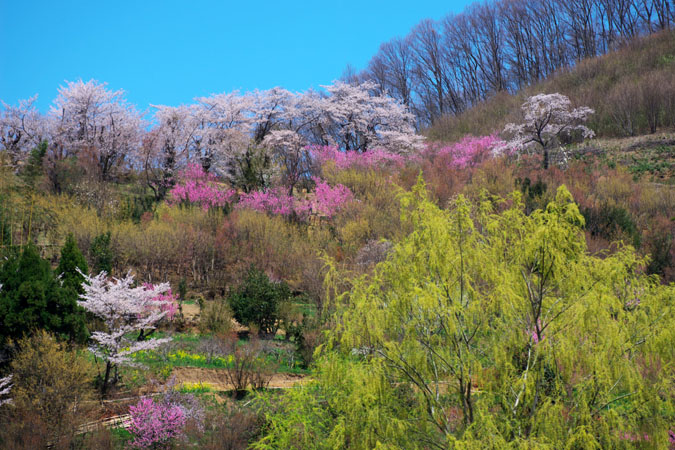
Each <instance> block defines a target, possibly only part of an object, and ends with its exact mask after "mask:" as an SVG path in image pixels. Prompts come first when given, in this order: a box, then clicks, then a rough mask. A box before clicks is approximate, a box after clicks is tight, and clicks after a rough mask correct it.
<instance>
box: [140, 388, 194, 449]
mask: <svg viewBox="0 0 675 450" xmlns="http://www.w3.org/2000/svg"><path fill="white" fill-rule="evenodd" d="M129 414H131V426H130V427H129V430H130V431H131V433H132V434H133V435H134V440H133V441H132V442H131V446H132V447H135V448H166V447H167V446H168V445H169V444H170V442H171V441H172V440H174V439H176V438H177V437H179V436H180V435H181V434H182V432H183V427H184V426H185V422H186V417H185V414H184V412H183V409H182V408H181V407H180V406H178V405H176V404H171V403H156V402H155V401H153V400H152V399H150V398H143V399H141V400H140V401H139V402H138V403H137V404H136V405H134V406H131V407H129Z"/></svg>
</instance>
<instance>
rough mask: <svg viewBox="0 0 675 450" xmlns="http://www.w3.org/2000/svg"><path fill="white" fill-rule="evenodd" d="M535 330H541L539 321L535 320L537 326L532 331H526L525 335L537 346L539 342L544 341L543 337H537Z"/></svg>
mask: <svg viewBox="0 0 675 450" xmlns="http://www.w3.org/2000/svg"><path fill="white" fill-rule="evenodd" d="M537 329H540V330H541V329H542V326H541V320H537V326H536V327H534V328H532V330H528V331H527V334H528V335H529V336H530V337H531V338H532V342H533V343H534V344H535V345H536V344H538V343H539V341H543V340H544V336H542V337H541V339H540V338H539V335H538V334H537Z"/></svg>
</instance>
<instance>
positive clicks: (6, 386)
mask: <svg viewBox="0 0 675 450" xmlns="http://www.w3.org/2000/svg"><path fill="white" fill-rule="evenodd" d="M11 390H12V375H8V376H6V377H4V378H0V406H2V405H6V404H8V403H11V402H12V399H11V398H9V393H10V391H11Z"/></svg>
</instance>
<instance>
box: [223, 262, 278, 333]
mask: <svg viewBox="0 0 675 450" xmlns="http://www.w3.org/2000/svg"><path fill="white" fill-rule="evenodd" d="M290 296H291V291H290V289H289V287H288V285H287V284H286V283H284V282H283V281H279V282H272V281H270V279H269V277H268V276H267V275H266V274H265V273H264V272H262V271H261V270H258V269H256V268H254V267H251V268H250V269H249V271H248V273H247V275H246V278H245V280H244V281H243V282H242V283H241V285H240V286H239V287H238V288H237V290H236V291H234V292H233V293H231V294H230V296H229V297H228V302H229V304H230V307H231V308H232V312H233V314H234V318H235V319H237V321H238V322H239V323H241V324H242V325H246V326H251V325H254V326H256V327H257V328H258V332H259V334H260V336H267V337H269V336H274V334H275V333H276V332H277V329H278V327H279V325H278V319H279V306H280V304H281V303H282V302H285V301H287V300H288V299H289V298H290Z"/></svg>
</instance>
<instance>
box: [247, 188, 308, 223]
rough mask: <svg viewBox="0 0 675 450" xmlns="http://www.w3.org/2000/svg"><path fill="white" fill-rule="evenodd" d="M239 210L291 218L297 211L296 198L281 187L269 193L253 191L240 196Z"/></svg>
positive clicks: (268, 191)
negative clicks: (251, 210)
mask: <svg viewBox="0 0 675 450" xmlns="http://www.w3.org/2000/svg"><path fill="white" fill-rule="evenodd" d="M237 208H246V209H253V210H255V211H260V212H266V213H269V214H273V215H280V216H290V215H291V214H293V212H294V211H295V198H294V197H293V196H292V195H288V193H287V192H286V191H285V190H284V189H282V188H280V187H277V188H273V189H269V190H267V191H253V192H249V193H248V194H240V195H239V203H238V204H237Z"/></svg>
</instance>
